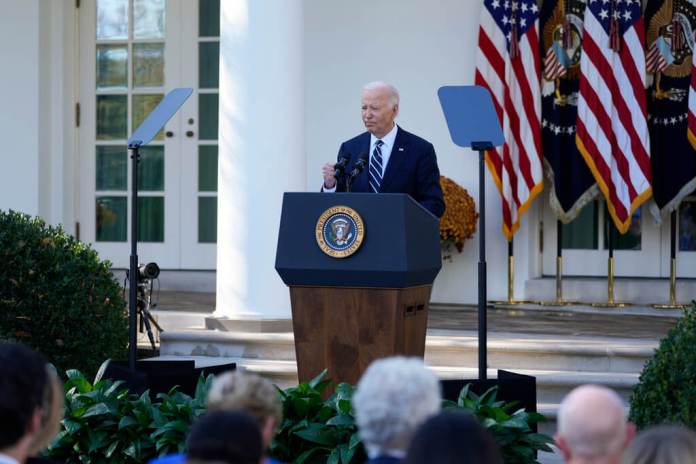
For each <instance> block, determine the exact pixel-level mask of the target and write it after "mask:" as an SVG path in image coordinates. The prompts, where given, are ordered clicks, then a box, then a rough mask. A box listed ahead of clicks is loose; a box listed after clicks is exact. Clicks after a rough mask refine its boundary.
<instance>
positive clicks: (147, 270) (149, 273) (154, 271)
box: [138, 263, 160, 282]
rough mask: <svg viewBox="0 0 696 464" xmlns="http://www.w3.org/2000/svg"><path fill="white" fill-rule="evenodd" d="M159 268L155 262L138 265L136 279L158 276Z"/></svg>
mask: <svg viewBox="0 0 696 464" xmlns="http://www.w3.org/2000/svg"><path fill="white" fill-rule="evenodd" d="M159 273H160V268H159V266H158V265H157V263H147V264H140V265H138V281H140V282H141V281H143V280H152V279H156V278H157V277H159Z"/></svg>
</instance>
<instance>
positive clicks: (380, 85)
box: [363, 81, 399, 107]
mask: <svg viewBox="0 0 696 464" xmlns="http://www.w3.org/2000/svg"><path fill="white" fill-rule="evenodd" d="M366 90H388V91H389V104H390V105H392V107H394V106H396V105H398V104H399V91H398V90H396V87H394V86H393V85H391V84H387V83H386V82H382V81H374V82H369V83H367V84H365V86H364V87H363V92H364V91H366Z"/></svg>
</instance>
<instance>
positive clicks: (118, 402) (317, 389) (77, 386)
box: [47, 363, 552, 464]
mask: <svg viewBox="0 0 696 464" xmlns="http://www.w3.org/2000/svg"><path fill="white" fill-rule="evenodd" d="M105 368H106V363H104V364H103V365H102V367H101V368H100V370H99V372H98V373H97V376H96V377H95V379H94V382H93V383H90V382H89V381H88V380H87V379H86V378H85V376H84V375H82V374H81V373H80V372H79V371H76V370H71V371H68V373H67V377H68V380H67V382H66V384H65V389H66V401H65V404H66V411H65V418H64V419H63V421H62V426H61V431H60V433H59V434H58V437H57V438H56V440H55V441H54V443H53V445H52V446H51V448H50V449H49V451H48V453H47V455H48V457H50V458H52V459H56V460H59V461H63V462H65V463H66V464H105V463H112V462H113V463H116V462H118V463H126V464H129V463H137V462H146V461H147V460H148V459H151V458H153V457H155V456H162V455H165V454H170V453H179V452H182V451H183V450H184V446H185V439H186V434H187V432H188V429H189V427H190V425H191V424H192V423H193V422H194V421H195V420H196V419H197V418H198V417H200V416H201V415H202V414H203V412H204V410H205V402H206V396H207V393H208V390H209V389H210V384H211V382H212V376H208V378H207V379H205V380H204V379H203V378H202V377H201V378H200V379H199V381H198V385H197V386H196V393H195V396H194V398H191V397H190V396H188V395H185V394H183V393H181V392H178V391H177V390H176V389H172V390H171V391H170V392H169V393H168V394H159V395H157V397H156V399H155V400H154V401H152V400H151V399H150V396H149V394H148V393H147V392H145V393H144V394H142V395H140V396H138V395H135V394H131V393H129V392H128V390H126V389H125V388H122V383H121V382H114V381H111V380H106V379H102V378H101V376H102V374H103V372H104V370H105ZM325 375H326V371H324V372H322V373H321V374H320V375H318V376H317V377H316V378H314V379H312V380H311V381H310V382H305V383H301V384H300V385H298V386H297V387H293V388H288V389H287V390H284V391H282V390H278V392H279V394H280V396H281V399H282V402H283V422H282V424H280V427H279V430H278V433H277V435H276V437H275V439H274V441H273V442H272V443H271V446H270V450H269V454H270V455H271V456H272V457H274V458H276V459H278V460H281V461H283V462H292V463H295V464H302V463H307V464H310V463H329V464H354V463H361V462H364V461H365V458H366V455H365V449H364V448H363V445H362V443H361V441H360V437H359V435H358V430H357V427H356V425H355V418H354V413H353V407H352V402H351V398H352V396H353V391H354V389H355V387H353V386H352V385H349V384H345V383H342V384H339V385H337V386H336V390H335V393H333V394H332V395H331V396H330V397H329V398H328V399H327V400H324V399H323V398H322V393H323V392H324V391H325V390H326V388H327V387H328V386H329V384H330V383H331V381H330V380H324V377H325ZM496 390H497V387H494V388H492V389H490V390H488V391H487V392H486V393H484V394H483V395H481V396H477V395H476V394H474V393H473V392H471V391H469V386H466V387H465V388H464V389H463V390H462V392H461V394H460V395H459V400H458V401H457V402H456V403H455V402H451V401H445V402H443V407H445V408H462V409H465V410H467V411H469V412H471V413H472V414H474V415H475V416H476V417H477V418H478V419H479V420H480V421H481V423H482V424H483V426H484V427H486V428H487V429H488V430H489V431H490V432H491V433H492V435H493V438H494V439H495V441H496V442H497V443H498V444H499V445H500V446H501V448H502V452H503V456H504V458H505V462H506V463H512V464H516V463H534V462H536V460H535V456H534V454H535V451H537V450H545V451H550V449H549V448H548V446H547V444H548V443H551V442H552V439H551V438H550V437H548V436H546V435H542V434H538V433H533V432H532V430H531V428H530V424H533V423H535V422H538V421H541V420H543V417H542V416H541V415H539V414H533V413H527V412H525V411H524V410H522V409H518V410H516V411H515V412H513V413H510V410H512V409H513V408H514V404H512V403H507V404H506V403H504V402H502V401H496Z"/></svg>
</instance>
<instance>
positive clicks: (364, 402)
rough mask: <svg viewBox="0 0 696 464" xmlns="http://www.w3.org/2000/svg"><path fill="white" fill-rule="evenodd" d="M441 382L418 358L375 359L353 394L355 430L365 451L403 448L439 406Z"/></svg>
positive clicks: (404, 448)
mask: <svg viewBox="0 0 696 464" xmlns="http://www.w3.org/2000/svg"><path fill="white" fill-rule="evenodd" d="M441 402H442V399H441V395H440V383H439V381H438V379H437V377H436V376H435V374H434V373H433V372H432V371H430V370H429V369H427V368H426V367H425V366H424V365H423V360H421V359H419V358H405V357H403V356H395V357H391V358H384V359H379V360H377V361H374V362H373V363H372V364H370V366H369V367H368V368H367V370H366V371H365V373H364V374H363V376H362V378H361V379H360V382H358V387H357V390H356V392H355V394H354V395H353V407H354V408H355V418H356V422H357V425H358V432H359V433H360V437H361V438H362V440H363V442H364V443H365V447H366V448H367V451H368V454H370V455H378V454H380V453H382V452H387V451H395V450H397V451H405V450H406V449H407V447H408V444H409V443H410V441H411V438H412V437H413V434H414V433H415V431H416V429H417V428H418V426H420V425H421V424H422V423H423V422H425V420H426V419H428V418H429V417H430V416H432V415H434V414H436V413H437V412H438V411H439V410H440V406H441Z"/></svg>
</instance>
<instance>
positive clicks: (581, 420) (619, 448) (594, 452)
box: [558, 385, 627, 459]
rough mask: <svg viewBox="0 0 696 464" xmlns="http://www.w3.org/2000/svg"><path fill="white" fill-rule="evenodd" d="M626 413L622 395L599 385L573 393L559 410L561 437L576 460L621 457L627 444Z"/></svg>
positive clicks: (559, 432) (586, 387)
mask: <svg viewBox="0 0 696 464" xmlns="http://www.w3.org/2000/svg"><path fill="white" fill-rule="evenodd" d="M626 434H627V425H626V410H625V408H624V406H623V402H622V401H621V398H619V395H617V394H616V393H615V392H614V391H613V390H610V389H609V388H606V387H603V386H599V385H581V386H579V387H577V388H575V389H574V390H572V391H571V392H570V393H568V395H566V397H565V398H564V399H563V401H562V402H561V405H560V407H559V409H558V435H560V436H561V437H562V438H563V440H565V442H566V444H567V446H568V448H569V450H570V451H571V452H572V454H573V455H574V456H576V457H579V458H583V459H598V458H602V457H607V456H614V455H620V453H622V452H623V447H624V446H625V444H626Z"/></svg>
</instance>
